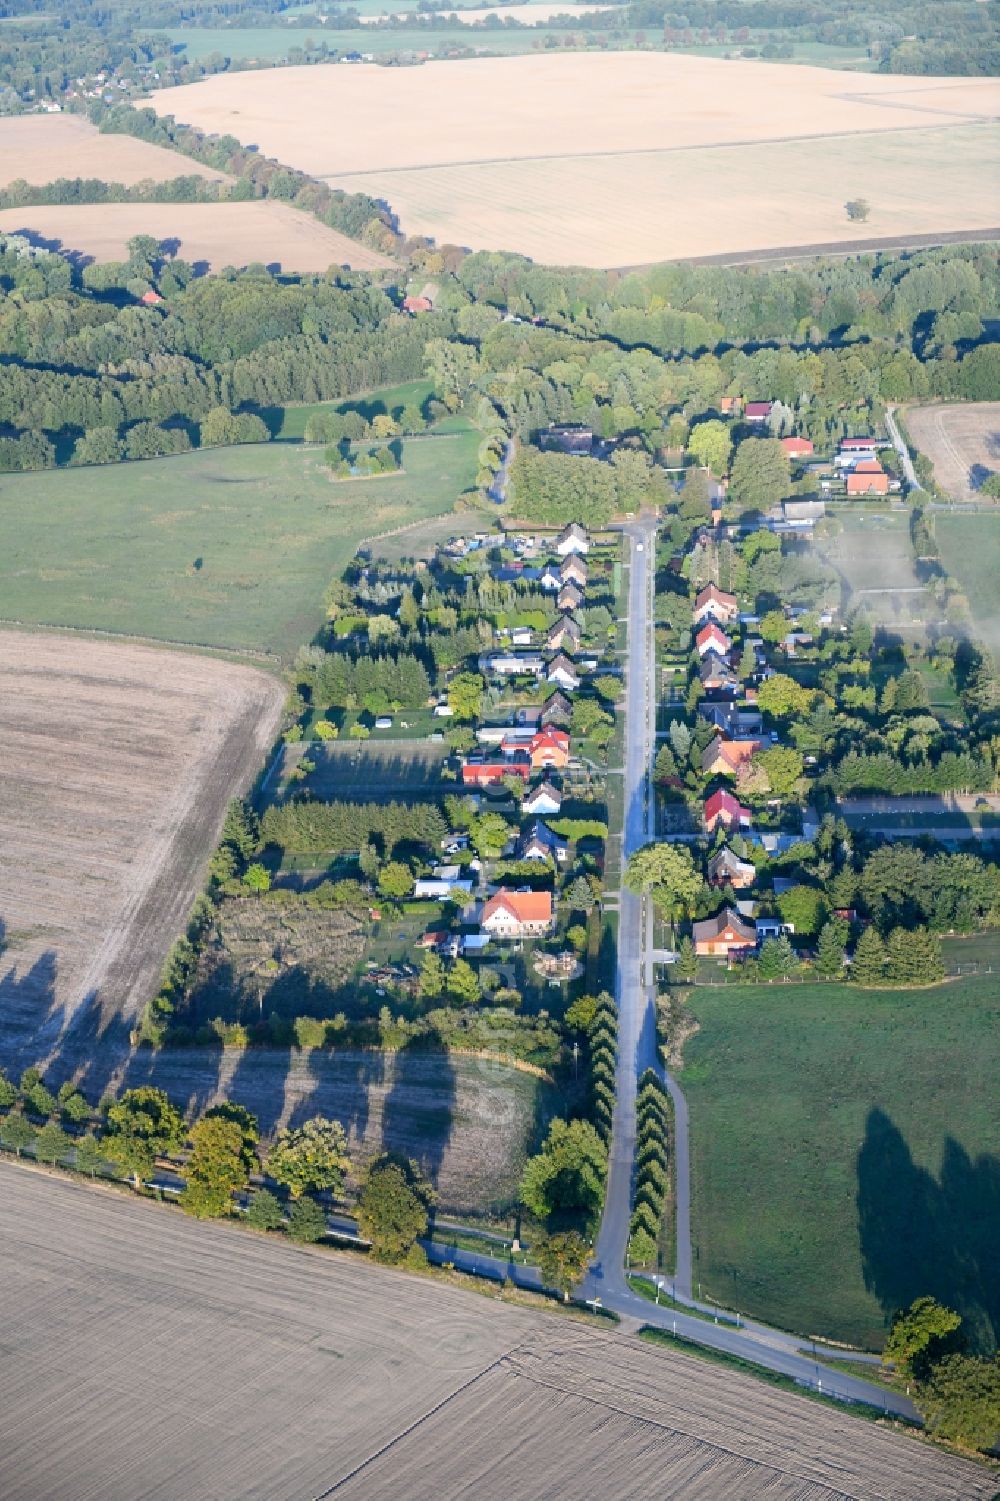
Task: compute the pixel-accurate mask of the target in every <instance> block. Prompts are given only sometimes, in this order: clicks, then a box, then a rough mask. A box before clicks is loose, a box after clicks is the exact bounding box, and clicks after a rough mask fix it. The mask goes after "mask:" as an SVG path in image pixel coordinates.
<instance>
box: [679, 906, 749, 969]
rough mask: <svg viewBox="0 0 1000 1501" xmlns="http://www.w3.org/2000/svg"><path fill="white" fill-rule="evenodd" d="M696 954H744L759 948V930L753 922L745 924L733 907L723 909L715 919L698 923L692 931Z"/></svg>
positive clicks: (707, 918) (707, 919)
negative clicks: (748, 950)
mask: <svg viewBox="0 0 1000 1501" xmlns="http://www.w3.org/2000/svg"><path fill="white" fill-rule="evenodd" d="M691 936H692V938H693V939H694V951H695V953H696V954H708V955H713V956H718V955H721V956H722V957H723V958H726V957H728V956H729V955H730V954H742V953H745V952H746V950H747V949H752V948H756V947H757V929H756V927H755V926H754V924H753V923H752V922H744V920H743V918H742V917H740V915H739V913H738V912H734V911H733V909H732V908H731V907H723V909H722V911H721V912H719V913H717V914H716V916H715V917H706V918H705V919H704V920H703V921H702V922H696V923H695V924H694V925H693V927H692V929H691Z"/></svg>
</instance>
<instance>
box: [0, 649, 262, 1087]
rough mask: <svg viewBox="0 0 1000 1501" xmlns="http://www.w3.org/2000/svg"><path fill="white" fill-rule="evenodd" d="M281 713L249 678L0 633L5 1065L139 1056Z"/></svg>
mask: <svg viewBox="0 0 1000 1501" xmlns="http://www.w3.org/2000/svg"><path fill="white" fill-rule="evenodd" d="M281 702H282V690H281V686H280V684H279V683H278V682H277V681H276V680H275V679H273V678H271V677H269V676H267V675H266V674H264V673H262V672H259V671H257V670H256V669H253V668H249V667H242V666H232V665H230V664H228V663H226V662H221V661H215V660H213V659H211V658H207V657H198V656H187V655H182V654H179V653H174V652H168V651H161V650H154V649H152V648H149V647H145V646H137V645H131V644H127V643H112V642H103V641H94V640H79V639H75V638H72V637H68V636H55V635H28V634H21V633H20V632H17V631H4V632H2V633H0V850H2V851H3V858H2V861H0V926H2V930H3V936H4V940H5V947H4V950H3V959H2V968H0V1061H3V1062H6V1063H9V1064H13V1065H15V1066H16V1065H17V1064H18V1063H20V1064H21V1066H23V1065H24V1064H25V1063H27V1062H35V1061H38V1062H42V1061H43V1060H46V1059H51V1058H55V1057H62V1058H65V1057H67V1056H69V1057H72V1058H74V1059H77V1058H78V1059H79V1060H80V1061H83V1059H84V1058H86V1057H88V1056H89V1054H90V1052H91V1051H97V1050H98V1048H97V1044H96V1037H97V1035H98V1034H99V1033H100V1034H102V1037H103V1041H102V1042H101V1044H100V1046H101V1047H102V1048H104V1049H105V1050H106V1051H107V1053H108V1055H109V1062H110V1060H111V1059H112V1058H113V1057H115V1056H117V1057H121V1056H123V1055H124V1054H125V1053H127V1052H128V1029H129V1025H130V1023H131V1022H132V1021H133V1020H134V1018H135V1017H136V1015H137V1013H138V1012H139V1010H140V1009H141V1007H142V1005H143V1003H144V1002H145V1001H146V1000H147V999H148V997H149V996H150V995H151V994H153V993H154V991H155V989H156V985H157V980H158V976H159V971H160V968H161V966H162V964H163V960H164V958H165V956H166V953H167V950H168V949H169V947H170V944H171V943H172V942H173V940H174V938H175V937H176V936H177V935H178V933H179V932H180V931H181V930H182V929H183V926H184V923H185V921H186V917H187V912H188V910H189V908H190V906H191V903H192V901H193V900H194V897H195V895H196V893H197V891H198V889H199V886H200V883H201V880H202V878H203V870H204V865H205V861H206V859H207V857H208V854H209V852H210V851H211V849H212V848H213V846H214V843H215V840H216V838H217V836H218V830H219V826H220V824H221V821H222V815H223V812H224V810H225V806H226V803H227V801H228V799H229V798H230V797H231V796H233V794H234V793H236V792H237V791H240V790H242V789H243V788H244V787H245V786H246V784H247V783H248V782H249V781H250V780H251V778H252V776H253V775H254V773H255V772H256V770H257V767H258V766H259V764H260V763H261V762H262V760H263V758H264V755H265V754H266V750H267V747H268V746H269V744H270V743H271V740H272V739H273V736H274V733H275V729H276V726H277V720H278V715H279V713H280V709H281ZM82 1034H86V1035H85V1036H84V1035H82Z"/></svg>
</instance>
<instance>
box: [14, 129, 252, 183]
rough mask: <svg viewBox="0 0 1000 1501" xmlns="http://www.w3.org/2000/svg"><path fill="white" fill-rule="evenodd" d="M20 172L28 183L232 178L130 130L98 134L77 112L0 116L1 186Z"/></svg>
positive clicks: (226, 180) (133, 181)
mask: <svg viewBox="0 0 1000 1501" xmlns="http://www.w3.org/2000/svg"><path fill="white" fill-rule="evenodd" d="M19 177H23V178H24V180H25V182H30V183H44V182H52V181H54V179H55V178H57V177H100V178H102V179H103V180H104V181H105V182H123V183H125V184H126V186H131V185H132V184H134V183H137V182H141V181H142V180H143V179H144V178H152V179H153V180H154V181H156V182H165V181H167V180H168V179H169V178H171V177H205V178H208V179H209V180H210V181H212V182H230V181H232V179H231V178H230V177H228V176H227V175H226V173H225V172H216V171H215V170H214V168H212V167H203V166H202V165H201V163H200V162H196V161H192V160H191V158H190V157H188V156H181V155H180V153H179V152H174V151H169V150H167V149H166V148H165V147H163V146H153V145H150V143H149V142H148V141H139V140H136V138H135V137H134V136H126V135H102V134H101V132H100V131H99V130H98V129H97V126H96V125H91V124H90V122H89V120H85V119H83V117H82V116H81V115H15V116H12V117H11V118H9V119H6V120H0V188H3V187H7V185H8V184H9V183H12V182H14V181H15V180H16V179H17V178H19Z"/></svg>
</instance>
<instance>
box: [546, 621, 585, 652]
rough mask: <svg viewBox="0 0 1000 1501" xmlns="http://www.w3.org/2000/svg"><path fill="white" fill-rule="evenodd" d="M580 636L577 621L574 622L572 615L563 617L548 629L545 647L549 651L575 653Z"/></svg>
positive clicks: (581, 633) (580, 632)
mask: <svg viewBox="0 0 1000 1501" xmlns="http://www.w3.org/2000/svg"><path fill="white" fill-rule="evenodd" d="M582 635H583V632H582V631H581V630H580V623H579V621H577V620H574V618H573V616H572V615H563V616H562V617H561V619H559V620H557V621H555V623H554V624H553V625H551V626H550V627H549V633H548V635H547V636H546V638H545V645H546V646H547V647H548V649H549V651H560V650H566V651H577V650H578V649H579V646H580V641H581V638H582Z"/></svg>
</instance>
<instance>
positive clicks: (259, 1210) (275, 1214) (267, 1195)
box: [247, 1188, 306, 1230]
mask: <svg viewBox="0 0 1000 1501" xmlns="http://www.w3.org/2000/svg"><path fill="white" fill-rule="evenodd" d="M303 1202H306V1201H305V1200H303ZM284 1223H285V1216H284V1214H283V1212H282V1209H281V1203H280V1201H279V1200H278V1199H277V1198H276V1197H275V1195H274V1194H273V1193H271V1192H270V1190H269V1189H266V1188H262V1189H260V1190H259V1191H258V1192H257V1193H255V1194H254V1195H253V1197H252V1198H251V1200H250V1203H249V1206H248V1208H247V1224H248V1225H252V1226H253V1228H254V1229H255V1230H280V1229H281V1228H282V1227H283V1225H284Z"/></svg>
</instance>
